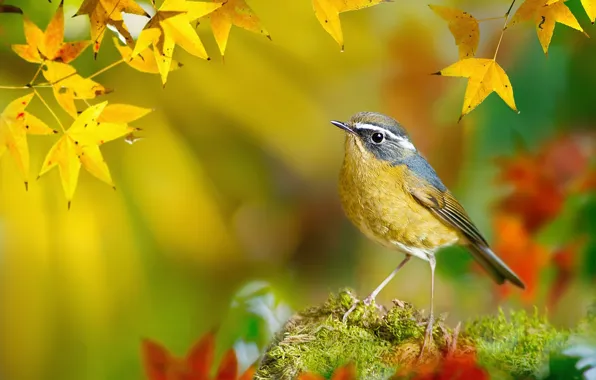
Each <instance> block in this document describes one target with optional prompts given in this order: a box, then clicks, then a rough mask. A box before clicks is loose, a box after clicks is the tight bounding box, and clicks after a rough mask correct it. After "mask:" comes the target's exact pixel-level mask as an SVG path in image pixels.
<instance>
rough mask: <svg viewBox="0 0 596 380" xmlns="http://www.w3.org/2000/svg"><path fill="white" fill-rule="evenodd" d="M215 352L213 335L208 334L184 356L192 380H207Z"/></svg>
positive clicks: (211, 333)
mask: <svg viewBox="0 0 596 380" xmlns="http://www.w3.org/2000/svg"><path fill="white" fill-rule="evenodd" d="M214 350H215V334H213V332H209V333H207V334H205V335H203V337H202V338H201V340H200V341H198V342H197V343H195V345H194V346H192V348H191V349H190V352H189V353H188V355H187V356H186V363H187V365H188V367H189V369H190V371H191V373H192V380H208V379H209V372H210V370H211V364H212V363H213V351H214Z"/></svg>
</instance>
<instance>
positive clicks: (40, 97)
mask: <svg viewBox="0 0 596 380" xmlns="http://www.w3.org/2000/svg"><path fill="white" fill-rule="evenodd" d="M33 92H34V93H35V96H37V97H38V98H39V100H41V102H42V103H43V105H44V106H46V108H47V109H48V111H50V113H51V114H52V116H54V119H56V121H57V122H58V125H59V126H60V128H61V129H62V132H63V133H66V129H64V125H62V122H61V121H60V119H59V118H58V115H56V113H54V110H52V108H51V107H50V106H49V104H48V103H47V102H46V100H45V99H44V98H43V97H42V96H41V94H40V93H39V92H38V91H37V89H35V88H33Z"/></svg>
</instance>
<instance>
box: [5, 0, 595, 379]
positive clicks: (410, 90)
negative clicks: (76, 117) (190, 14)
mask: <svg viewBox="0 0 596 380" xmlns="http://www.w3.org/2000/svg"><path fill="white" fill-rule="evenodd" d="M8 2H9V3H11V2H10V1H8ZM80 3H81V1H78V0H67V1H65V12H66V36H67V40H79V39H85V38H87V36H88V30H87V25H88V21H87V19H86V18H85V17H78V18H75V19H72V18H70V17H69V16H71V15H73V14H74V13H75V11H76V9H77V8H78V6H79V5H80ZM139 3H141V4H142V5H143V6H146V7H148V8H149V7H150V6H149V4H148V2H145V3H143V1H139ZM436 3H437V4H441V5H451V6H458V7H461V8H462V9H465V10H467V11H469V12H471V13H472V14H473V15H475V16H476V17H477V18H479V19H483V18H490V17H496V16H500V15H502V14H503V13H504V12H505V11H506V9H507V8H508V5H509V2H508V1H502V0H491V1H487V2H477V1H463V0H462V1H437V2H436ZM12 4H14V5H18V6H20V7H21V8H22V9H23V10H24V12H25V13H26V14H27V15H28V16H29V17H30V18H31V19H32V20H33V21H34V22H36V23H37V24H38V25H39V26H40V27H42V28H45V25H46V24H47V22H48V21H49V19H50V18H51V17H52V15H53V13H54V12H55V9H56V7H57V5H58V4H56V3H55V2H54V3H48V2H43V1H39V0H16V1H12ZM249 4H250V5H251V6H252V7H253V9H254V11H255V12H256V14H257V15H259V16H260V18H261V19H262V21H263V24H264V25H265V27H266V28H267V29H268V31H269V32H270V34H271V36H272V41H269V40H267V39H266V38H264V37H263V36H260V35H256V34H252V33H250V32H247V31H244V30H242V29H239V28H233V29H232V33H231V37H230V41H229V44H228V48H227V52H226V56H225V60H223V59H222V58H221V57H220V56H219V55H218V50H217V46H216V44H215V41H214V39H213V36H212V34H211V31H210V29H209V22H208V20H206V21H205V22H202V23H201V25H199V27H198V32H199V35H200V37H201V39H202V41H203V43H204V44H205V46H206V48H207V50H208V52H209V54H210V55H211V57H212V60H211V61H209V62H207V61H204V60H201V59H198V58H195V57H192V56H190V55H188V54H186V53H185V52H184V51H183V50H182V49H180V48H178V49H176V54H175V57H176V58H177V59H178V60H180V61H181V62H183V63H184V64H185V66H184V67H183V68H182V69H181V70H178V71H175V72H173V73H171V74H170V76H169V80H168V83H167V85H166V86H165V88H163V87H162V84H161V82H160V80H159V77H158V76H157V75H148V74H142V73H139V72H137V71H134V70H133V69H131V68H130V67H127V66H126V65H120V66H118V67H116V68H114V69H112V70H110V71H108V72H106V73H105V74H102V75H100V76H98V77H97V78H95V79H96V80H97V81H99V82H100V83H102V84H103V85H104V86H106V87H109V88H113V89H115V91H114V92H113V93H111V94H109V95H108V96H107V97H106V98H105V99H107V100H109V101H110V102H118V103H130V104H135V105H139V106H143V107H151V108H155V112H153V113H152V114H150V115H149V116H146V117H144V118H143V119H141V120H139V121H137V122H135V123H134V125H135V126H137V127H141V128H143V131H142V132H141V133H140V135H141V136H142V137H144V139H142V140H140V141H138V142H136V143H135V144H133V145H128V144H126V143H125V142H124V141H122V140H119V141H114V142H111V143H109V144H106V145H105V146H103V147H102V151H103V153H104V156H105V158H106V161H107V163H108V165H109V166H110V168H111V172H112V175H113V177H114V180H115V183H116V186H117V190H116V191H113V190H112V189H111V188H110V187H109V186H106V185H105V184H103V183H101V182H99V181H98V180H96V179H95V178H93V177H92V176H90V175H89V174H88V173H86V172H84V171H83V173H82V174H81V176H80V182H79V186H78V189H77V192H76V194H75V197H74V199H73V203H72V208H71V210H70V211H67V207H66V201H65V198H64V195H63V192H62V188H61V185H60V182H59V176H58V172H57V170H54V171H53V172H51V173H49V174H48V175H46V176H44V177H42V178H41V179H40V180H38V181H35V182H32V183H31V184H30V186H29V191H28V192H26V191H25V189H24V186H23V183H22V179H21V176H20V174H19V173H18V171H17V169H16V165H15V164H14V162H13V161H12V158H11V157H10V155H8V154H6V155H4V156H3V157H2V158H1V161H0V194H1V196H0V371H1V373H0V377H2V378H3V379H8V380H12V379H18V380H29V379H62V380H69V379H89V380H95V379H142V378H144V375H143V370H142V364H141V359H140V340H141V339H142V338H144V337H145V338H151V339H154V340H156V341H159V342H161V343H162V344H163V345H164V346H166V347H168V348H169V349H170V350H171V351H172V352H173V353H175V354H178V355H183V354H184V353H185V352H186V350H187V349H188V348H189V347H190V346H191V344H192V343H193V342H195V341H196V340H197V339H198V338H199V337H200V336H201V335H202V334H204V333H206V332H207V331H210V330H212V329H217V331H218V339H217V342H218V344H217V355H218V356H217V357H221V353H222V352H223V351H224V350H226V349H228V348H230V347H232V346H235V347H236V349H237V353H238V355H239V358H240V359H241V363H242V365H243V367H246V366H247V365H248V364H250V362H251V361H253V360H255V359H256V358H257V355H258V352H259V351H262V350H263V349H264V348H265V346H266V344H267V340H268V339H269V336H270V334H271V332H272V331H274V330H275V329H277V328H278V327H279V326H280V324H282V323H283V320H284V318H287V316H288V315H290V314H291V313H292V311H293V310H299V309H301V308H303V307H305V306H307V305H311V304H317V303H320V302H322V301H323V300H324V299H325V298H326V297H327V295H328V294H329V292H334V291H337V290H338V289H340V288H342V287H345V286H349V287H352V288H354V289H355V290H356V291H357V292H358V293H359V294H360V295H363V296H364V295H366V294H368V292H370V291H371V290H372V289H373V288H374V287H376V285H377V284H378V283H379V282H380V281H381V280H382V279H383V278H385V276H386V275H387V274H388V273H389V272H390V271H391V270H392V269H393V268H394V266H395V265H396V264H397V263H398V262H399V260H401V256H400V255H399V254H396V253H395V252H392V251H388V250H386V249H384V248H381V247H379V246H376V245H375V244H374V243H371V242H369V241H367V240H366V239H365V238H364V237H363V236H362V235H361V234H360V233H358V232H357V231H356V229H355V228H354V227H352V226H351V225H350V223H349V222H348V221H347V220H346V219H345V217H344V216H343V213H342V210H341V207H340V204H339V200H338V195H337V191H336V189H337V177H338V171H339V168H340V165H341V162H342V157H343V139H344V136H343V135H342V133H341V132H340V131H339V130H337V128H334V127H333V126H331V125H330V124H329V120H332V119H339V120H346V119H347V118H349V117H350V115H352V114H353V113H355V112H358V111H363V110H372V111H379V112H383V113H386V114H389V115H391V116H393V117H395V118H397V119H398V120H399V121H401V122H402V123H403V124H404V125H405V126H406V128H408V129H409V131H410V132H411V135H412V139H413V140H414V142H415V143H416V145H417V146H418V147H419V149H420V150H421V151H422V152H423V153H424V154H425V155H426V157H427V158H428V159H429V161H430V162H431V164H433V165H434V167H435V168H436V170H437V171H438V173H439V175H440V176H441V177H442V178H443V179H444V182H445V183H446V184H447V185H448V186H449V187H450V188H451V189H452V191H453V192H454V193H455V194H456V196H457V197H458V198H459V199H460V201H461V202H462V204H463V205H464V206H465V207H466V208H467V209H468V211H469V213H470V215H471V216H472V218H473V219H474V221H475V222H476V223H477V224H478V226H479V228H480V230H481V231H482V232H483V233H484V234H485V235H486V236H487V237H488V239H489V241H492V242H494V243H495V244H496V245H495V248H496V249H497V250H499V251H500V252H499V253H500V254H501V255H502V256H503V257H504V258H505V260H506V261H507V262H510V263H511V265H512V266H513V267H514V268H516V270H517V271H519V272H520V273H521V274H522V277H524V279H525V280H526V281H527V282H529V283H531V285H532V286H531V289H530V291H529V292H527V293H521V292H520V291H518V290H514V289H510V288H501V289H497V288H496V287H495V286H494V285H493V284H492V283H491V281H490V279H489V278H488V277H487V276H485V275H484V274H483V273H482V272H481V271H480V270H479V269H478V268H476V267H475V266H474V265H472V262H471V260H470V258H469V257H468V256H467V254H466V252H465V251H463V250H460V249H449V250H448V251H447V252H444V253H442V254H441V255H440V257H439V264H438V278H437V291H436V297H435V307H436V310H437V311H438V312H440V313H448V314H449V316H448V320H449V321H450V322H452V323H456V322H457V321H460V320H466V319H469V318H473V317H474V316H476V315H479V314H485V313H495V312H496V311H497V310H498V307H499V306H501V307H503V308H510V307H515V308H527V309H529V310H531V309H532V308H533V307H534V306H537V307H538V309H539V310H540V311H542V312H546V313H548V315H549V318H550V319H551V321H553V323H555V324H557V325H560V326H573V325H574V324H575V323H576V322H577V320H578V319H580V318H581V317H582V316H583V315H584V314H585V308H586V306H587V305H588V304H589V303H590V302H591V301H592V300H593V295H594V287H593V285H594V273H596V264H595V262H596V243H594V239H593V237H592V236H591V235H590V231H593V230H596V202H595V201H594V197H593V194H591V193H590V189H593V188H594V186H593V185H594V182H596V181H594V176H593V175H592V177H590V171H591V170H593V169H592V168H593V166H591V163H590V158H591V157H593V154H592V153H593V152H594V150H593V149H594V145H593V144H594V141H593V135H592V133H593V131H594V126H595V122H594V120H596V119H595V116H596V107H594V99H595V98H594V95H593V89H594V87H595V85H596V71H595V70H594V68H593V62H594V61H595V59H596V49H595V48H596V41H595V40H594V38H592V39H588V38H586V37H585V36H584V35H582V34H581V33H579V32H576V31H573V30H571V29H569V28H567V27H565V26H562V25H557V27H556V30H555V35H554V38H553V43H552V45H551V47H550V50H549V55H548V57H545V56H544V54H543V53H542V50H541V48H540V45H539V44H538V40H537V38H536V35H535V30H534V26H533V25H530V24H525V25H524V24H522V25H519V26H516V27H514V28H511V29H509V30H508V31H507V32H506V33H505V35H504V39H503V43H502V46H501V50H500V52H499V62H500V63H501V64H502V66H503V67H504V68H505V70H506V71H507V72H508V73H509V75H510V79H511V81H512V84H513V88H514V93H515V99H516V102H517V106H518V109H519V110H520V111H521V113H520V114H519V115H518V114H515V113H514V112H512V111H511V110H510V109H508V108H507V106H506V105H505V104H504V103H503V102H502V101H501V100H500V99H499V98H498V97H496V95H494V94H493V95H491V96H490V97H489V98H488V99H487V100H486V101H485V102H484V103H483V104H482V105H481V106H480V107H479V108H478V109H477V110H475V111H474V112H472V113H471V114H470V115H468V116H466V117H465V118H464V119H463V120H462V121H461V122H460V123H457V120H458V117H459V114H460V110H461V104H462V101H463V94H464V91H465V86H466V80H465V79H456V78H443V77H438V76H432V75H429V74H430V73H433V72H436V71H438V70H440V69H441V68H443V67H445V66H447V65H449V64H451V63H452V62H455V61H456V60H457V48H456V46H455V44H454V41H453V38H452V36H451V34H450V33H449V31H448V28H447V25H446V23H445V22H443V21H442V20H441V19H440V18H439V17H437V16H436V15H435V14H433V13H432V11H431V10H430V9H429V8H428V7H427V5H426V4H425V3H424V2H420V1H395V2H392V3H388V4H381V5H379V6H376V7H373V8H370V9H367V10H362V11H358V12H350V13H346V14H343V15H342V17H341V18H342V26H343V30H344V35H345V41H346V44H345V46H346V47H345V51H344V52H340V49H339V47H338V46H337V44H336V43H335V42H334V41H333V39H332V38H331V37H330V36H329V35H327V34H326V33H325V31H324V30H323V28H322V27H321V25H320V24H319V23H318V21H317V19H316V18H315V16H314V12H313V8H312V4H311V2H310V1H308V0H304V1H287V2H272V1H267V0H250V1H249ZM567 4H568V5H569V6H570V7H571V9H572V10H573V11H574V13H575V14H576V16H577V17H578V20H579V21H580V23H581V24H582V25H583V26H584V27H585V28H586V32H587V33H588V34H590V35H592V34H594V35H596V29H595V28H594V26H592V25H591V24H590V23H589V20H588V19H587V17H586V16H585V14H584V12H583V10H582V9H581V6H580V2H579V0H572V1H569V2H568V3H567ZM514 9H515V8H514ZM125 20H126V21H127V22H128V25H129V27H130V28H131V29H132V30H133V32H134V31H135V30H136V31H137V32H138V30H139V29H140V28H141V27H142V19H141V18H135V17H134V16H133V17H128V18H126V19H125ZM501 27H502V20H494V21H486V22H482V24H481V44H480V48H479V51H478V56H480V57H492V54H493V52H494V48H495V46H496V42H497V40H498V37H499V33H500V28H501ZM23 42H24V36H23V32H22V20H21V18H20V16H18V15H10V14H3V15H0V84H2V85H22V84H24V83H27V82H28V81H29V79H30V78H31V76H32V75H33V74H34V72H35V70H36V65H33V64H29V63H26V62H24V61H22V60H20V58H18V57H17V56H16V55H15V54H14V53H12V51H11V50H10V44H12V43H23ZM119 58H120V57H119V55H118V52H117V51H116V49H115V48H114V46H113V44H112V43H111V36H110V35H107V36H106V39H105V40H104V43H103V45H102V49H101V51H100V54H99V57H98V59H97V60H96V61H95V60H93V56H92V52H91V50H87V51H86V52H85V53H84V54H83V55H82V56H81V57H79V58H78V59H77V60H76V61H75V62H74V66H75V67H77V68H78V69H79V72H80V73H81V75H90V74H92V73H94V72H96V71H97V70H99V69H100V68H102V67H104V66H106V65H108V64H110V63H111V62H114V61H115V60H117V59H119ZM41 91H46V90H45V89H41ZM23 94H24V92H23V91H22V90H0V109H3V108H4V106H5V105H6V104H7V103H8V102H9V101H11V100H12V99H15V98H16V97H18V96H21V95H23ZM43 94H44V95H47V96H46V99H47V100H48V101H49V102H50V104H51V105H52V106H53V107H55V109H56V110H58V111H57V112H58V115H59V116H60V117H61V118H62V120H63V121H64V122H65V123H66V124H67V125H68V124H69V123H70V120H69V116H68V115H67V114H66V113H64V112H63V111H62V110H60V109H59V106H58V105H57V104H56V103H55V100H54V99H53V96H52V95H51V93H50V91H46V92H43ZM100 100H103V99H97V101H100ZM79 106H80V107H84V104H82V103H81V104H79ZM30 111H32V113H34V114H35V115H37V116H39V117H41V118H42V119H43V120H45V121H47V123H48V124H49V125H50V126H52V127H54V128H56V127H57V126H56V125H54V124H53V123H55V122H54V120H53V119H52V118H51V115H50V114H49V113H48V111H47V110H46V109H44V108H43V106H42V105H41V104H40V103H39V101H35V102H34V104H32V106H31V107H30ZM55 139H56V138H55V137H43V136H42V137H37V136H33V137H30V138H29V143H30V151H31V162H32V169H31V170H32V173H31V177H32V178H35V176H36V174H37V172H38V170H39V168H40V166H41V163H42V161H43V158H44V155H45V154H46V152H47V151H48V149H49V148H50V146H51V145H52V144H53V143H54V142H55ZM543 177H544V178H543ZM545 178H546V179H545ZM585 178H587V180H586V181H585V182H581V181H583V179H585ZM590 178H592V182H590ZM577 181H580V182H581V184H580V185H577V183H578V182H577ZM571 183H572V185H571ZM576 185H577V186H576ZM516 189H517V190H516ZM520 189H521V190H520ZM570 189H571V190H570ZM578 189H579V190H578ZM511 191H514V192H515V191H517V192H518V193H520V192H521V193H522V196H520V197H521V198H520V197H517V198H516V196H515V195H511V194H512V193H511ZM518 195H519V194H518ZM508 197H509V198H508ZM532 205H533V206H535V207H531V206H532ZM545 209H546V210H547V211H545ZM529 221H532V222H533V224H532V223H530V222H529ZM534 222H535V223H534ZM571 243H573V244H571ZM429 291H430V271H429V268H428V266H427V264H426V263H423V262H421V261H419V260H414V261H413V262H411V263H410V264H409V265H408V266H407V267H406V268H405V269H404V271H403V272H401V273H400V274H399V275H398V276H397V277H396V278H395V280H393V281H392V282H391V283H390V284H389V285H388V286H387V287H386V289H385V290H384V291H383V292H382V293H381V294H380V295H379V298H378V302H380V303H383V304H385V305H387V304H389V303H390V301H391V299H393V298H400V299H403V300H406V301H410V302H413V303H415V304H416V305H417V306H418V307H420V308H425V309H427V308H428V302H429Z"/></svg>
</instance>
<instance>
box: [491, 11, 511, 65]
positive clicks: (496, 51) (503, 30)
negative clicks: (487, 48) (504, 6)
mask: <svg viewBox="0 0 596 380" xmlns="http://www.w3.org/2000/svg"><path fill="white" fill-rule="evenodd" d="M514 4H515V0H513V1H512V2H511V5H510V6H509V9H508V10H507V13H505V23H504V24H503V29H501V36H500V37H499V42H498V43H497V48H496V49H495V56H494V57H493V61H496V60H497V54H498V53H499V48H500V47H501V41H503V34H505V29H507V23H508V22H509V16H511V9H513V5H514Z"/></svg>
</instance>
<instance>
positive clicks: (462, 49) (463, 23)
mask: <svg viewBox="0 0 596 380" xmlns="http://www.w3.org/2000/svg"><path fill="white" fill-rule="evenodd" d="M429 7H430V9H432V11H433V12H435V13H436V14H437V15H439V16H440V17H441V18H442V19H443V20H445V21H447V22H448V26H449V31H451V34H453V38H455V44H456V45H457V46H458V48H459V59H464V58H472V57H473V56H474V54H476V49H477V48H478V42H479V41H480V29H479V27H478V21H477V20H476V19H475V18H474V16H472V15H471V14H469V13H468V12H464V11H461V10H459V9H455V8H450V7H444V6H441V5H429Z"/></svg>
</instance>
